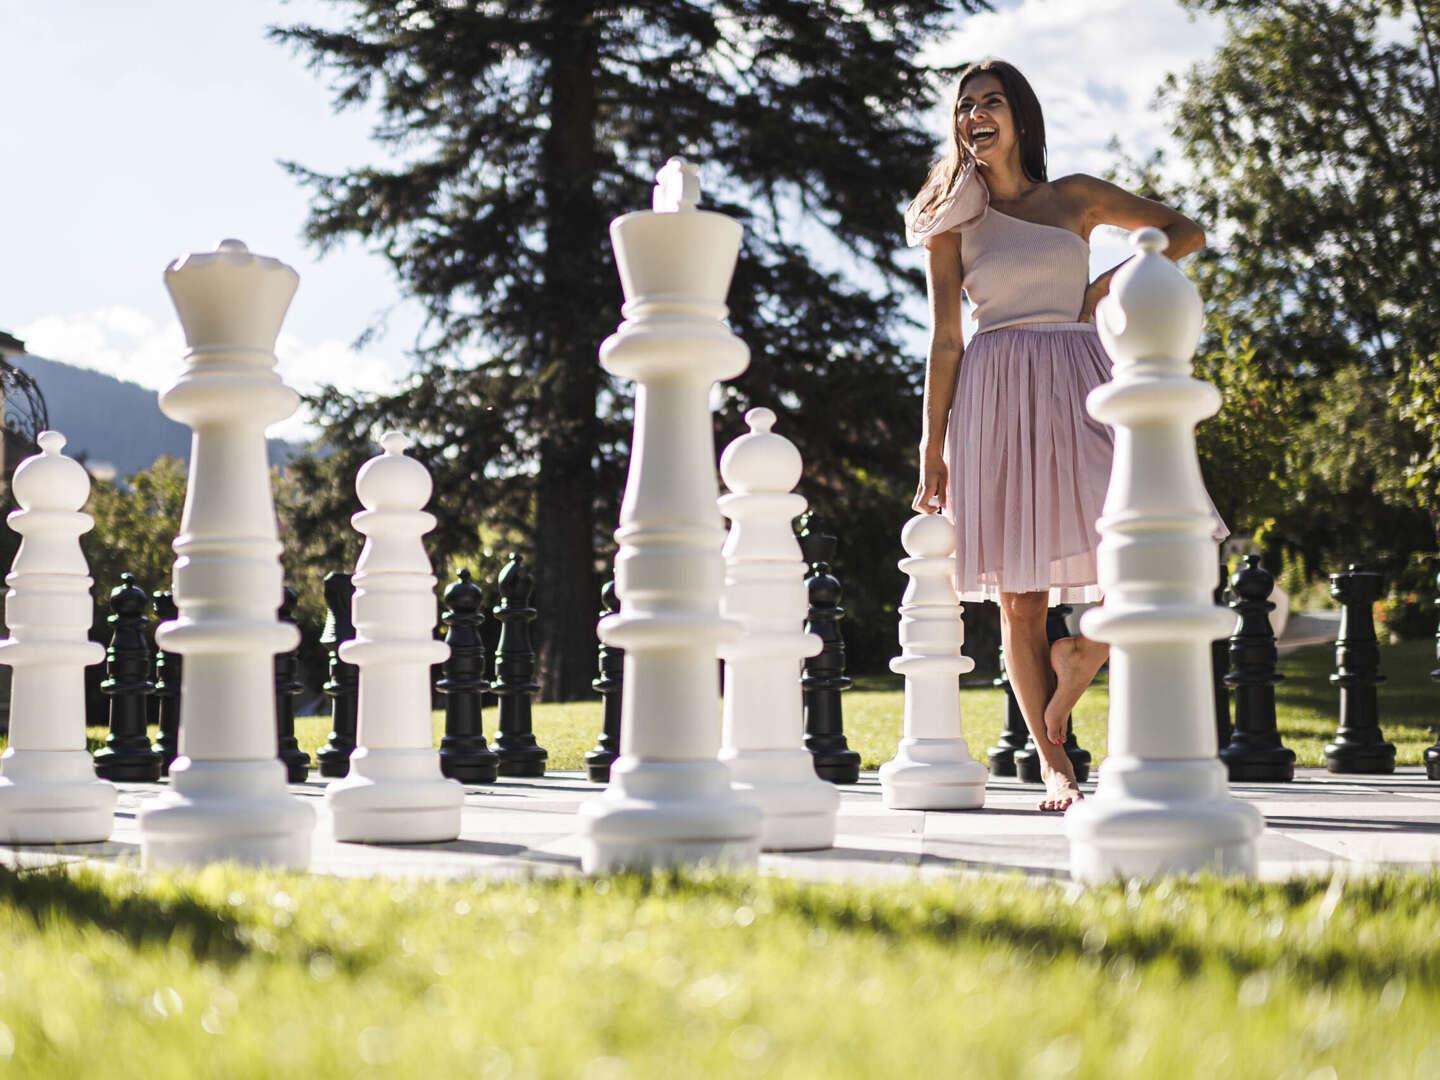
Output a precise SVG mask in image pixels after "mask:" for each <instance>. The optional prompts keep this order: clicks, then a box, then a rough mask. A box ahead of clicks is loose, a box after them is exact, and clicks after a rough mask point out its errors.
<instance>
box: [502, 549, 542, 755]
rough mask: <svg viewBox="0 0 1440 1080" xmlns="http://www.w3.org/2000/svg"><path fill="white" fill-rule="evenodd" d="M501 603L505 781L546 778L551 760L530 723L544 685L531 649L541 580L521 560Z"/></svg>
mask: <svg viewBox="0 0 1440 1080" xmlns="http://www.w3.org/2000/svg"><path fill="white" fill-rule="evenodd" d="M496 584H497V585H499V587H500V603H499V605H498V606H497V607H495V608H494V609H493V610H494V615H495V618H496V619H498V620H499V622H500V640H499V642H498V643H497V644H496V646H495V678H494V680H493V681H492V682H491V684H490V692H491V693H492V694H494V695H495V696H496V697H497V698H499V699H500V721H499V725H498V729H499V730H498V734H496V736H495V753H496V754H497V755H498V756H499V758H500V775H501V776H544V775H545V761H546V759H547V758H548V757H549V756H550V755H549V754H548V753H546V751H545V748H544V747H542V746H539V745H538V744H537V743H536V742H535V734H534V732H533V731H532V729H531V724H530V702H531V699H532V698H533V697H534V696H535V692H536V691H537V690H539V689H540V684H539V683H537V682H536V681H535V649H534V647H533V646H532V645H531V644H530V621H531V620H532V619H534V618H535V609H534V608H533V607H531V606H530V594H531V592H532V591H533V590H534V588H535V579H534V577H533V576H531V574H530V571H529V570H528V569H526V567H525V560H524V558H523V557H521V556H520V555H511V556H510V561H509V562H508V563H506V564H505V568H504V569H503V570H501V571H500V577H499V579H498V580H497V582H496Z"/></svg>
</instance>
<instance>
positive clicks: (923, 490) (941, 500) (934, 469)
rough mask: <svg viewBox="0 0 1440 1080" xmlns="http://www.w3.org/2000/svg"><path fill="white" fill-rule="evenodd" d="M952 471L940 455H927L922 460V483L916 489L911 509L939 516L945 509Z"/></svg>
mask: <svg viewBox="0 0 1440 1080" xmlns="http://www.w3.org/2000/svg"><path fill="white" fill-rule="evenodd" d="M949 479H950V470H949V468H948V467H947V466H946V464H945V459H944V458H943V457H941V456H940V455H939V454H935V455H931V454H926V455H924V456H922V457H921V459H920V483H919V484H918V485H917V486H916V488H915V501H914V502H913V503H911V504H910V506H911V509H913V510H915V511H916V512H918V513H921V514H938V513H939V512H940V511H941V510H944V509H945V492H946V489H947V488H948V487H949V486H950V485H949Z"/></svg>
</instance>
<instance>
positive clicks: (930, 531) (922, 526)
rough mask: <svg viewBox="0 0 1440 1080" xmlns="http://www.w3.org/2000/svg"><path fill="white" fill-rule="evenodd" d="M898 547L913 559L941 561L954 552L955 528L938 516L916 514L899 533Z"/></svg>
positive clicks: (947, 520)
mask: <svg viewBox="0 0 1440 1080" xmlns="http://www.w3.org/2000/svg"><path fill="white" fill-rule="evenodd" d="M900 546H901V547H903V548H904V549H905V554H907V555H909V556H910V557H911V558H915V559H943V558H945V556H947V555H949V554H951V553H952V552H954V550H955V526H954V525H952V524H950V521H949V519H948V518H946V517H944V516H942V515H940V514H917V515H916V516H915V517H913V518H911V519H910V520H909V521H907V522H906V523H905V528H903V529H902V530H901V531H900Z"/></svg>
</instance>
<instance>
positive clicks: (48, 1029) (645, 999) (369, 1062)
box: [0, 867, 1440, 1080]
mask: <svg viewBox="0 0 1440 1080" xmlns="http://www.w3.org/2000/svg"><path fill="white" fill-rule="evenodd" d="M0 936H3V941H4V952H3V959H0V1074H4V1075H15V1076H23V1077H41V1078H45V1080H53V1078H55V1077H67V1076H77V1077H78V1076H83V1077H86V1078H87V1080H107V1078H121V1077H127V1078H128V1077H134V1076H145V1077H147V1078H151V1080H168V1078H175V1080H182V1078H183V1080H193V1078H194V1077H197V1076H198V1077H206V1078H230V1077H237V1078H238V1077H247V1078H249V1077H253V1078H261V1077H274V1076H305V1077H308V1078H314V1080H324V1078H329V1077H335V1078H342V1077H343V1078H350V1077H381V1076H383V1077H386V1078H387V1080H392V1078H393V1080H399V1078H407V1077H421V1078H425V1080H434V1078H439V1077H452V1076H453V1077H459V1076H477V1077H492V1078H500V1077H506V1078H516V1077H538V1078H549V1077H554V1078H582V1080H607V1078H614V1077H665V1078H669V1077H695V1076H706V1077H710V1076H718V1077H725V1076H741V1077H782V1078H784V1077H826V1078H831V1077H839V1078H845V1077H857V1078H858V1077H864V1078H873V1077H877V1076H917V1077H919V1076H926V1077H928V1076H973V1077H984V1078H987V1080H989V1078H995V1077H1045V1078H1049V1077H1078V1078H1084V1077H1096V1078H1106V1080H1110V1078H1127V1077H1136V1078H1153V1077H1165V1078H1167V1080H1168V1078H1185V1077H1204V1078H1206V1080H1218V1078H1224V1077H1247V1078H1248V1077H1267V1078H1268V1077H1291V1078H1294V1080H1306V1078H1309V1080H1323V1078H1329V1077H1370V1078H1387V1077H1397V1078H1398V1077H1417V1078H1418V1077H1433V1076H1436V1075H1440V1027H1437V1025H1436V1017H1437V1016H1440V876H1437V875H1430V876H1421V875H1410V876H1405V877H1390V878H1379V879H1374V880H1368V881H1352V882H1349V883H1346V882H1344V881H1343V880H1342V879H1335V880H1334V881H1329V882H1327V881H1307V882H1296V883H1291V884H1286V885H1259V884H1254V883H1237V882H1225V883H1221V882H1216V881H1202V882H1198V883H1197V882H1191V883H1180V882H1165V883H1161V884H1159V885H1157V886H1154V887H1151V888H1144V889H1141V888H1136V887H1131V888H1129V889H1124V888H1120V887H1110V888H1100V889H1091V890H1080V889H1078V888H1073V887H1068V886H1064V885H1055V884H1045V883H1037V882H1034V881H1028V880H1024V879H1021V878H1013V877H1012V878H993V877H991V878H975V877H961V876H958V875H957V876H955V877H952V878H947V879H945V880H944V881H942V882H938V883H933V884H928V885H927V884H920V883H918V882H911V883H908V884H905V885H898V886H897V885H893V884H892V885H883V886H882V885H864V884H826V885H811V884H802V883H797V882H793V881H788V880H784V879H776V878H761V879H756V878H723V877H703V876H702V877H700V878H698V879H675V878H668V877H661V878H657V879H655V880H651V881H646V880H643V879H639V878H633V877H622V878H602V879H597V880H585V879H576V878H565V879H558V880H545V881H532V882H512V883H503V884H502V883H493V882H487V881H484V880H466V881H462V882H420V883H417V882H392V881H363V880H361V881H357V880H348V879H338V878H331V877H306V876H299V875H275V874H265V873H252V872H244V871H240V870H237V869H234V868H227V867H216V868H211V869H209V870H206V871H203V872H200V873H198V874H193V875H174V876H164V875H151V876H142V875H139V874H135V873H132V872H127V871H113V872H108V873H106V872H102V871H99V870H93V869H92V870H75V871H71V872H69V873H67V872H64V871H59V872H38V873H37V872H31V873H21V874H18V875H17V874H16V873H14V872H11V871H5V870H0Z"/></svg>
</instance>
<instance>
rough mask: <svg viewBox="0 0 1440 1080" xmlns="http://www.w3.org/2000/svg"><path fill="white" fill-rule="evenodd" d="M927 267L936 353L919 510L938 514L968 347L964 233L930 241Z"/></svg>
mask: <svg viewBox="0 0 1440 1080" xmlns="http://www.w3.org/2000/svg"><path fill="white" fill-rule="evenodd" d="M926 247H927V248H928V258H927V261H926V266H925V274H926V285H927V292H928V293H929V297H930V353H929V356H928V358H927V359H926V362H925V402H924V416H923V420H922V423H921V433H920V483H919V484H918V486H917V487H916V489H915V502H914V504H913V506H914V509H916V510H918V511H920V512H921V513H927V514H928V513H934V512H935V509H936V506H932V505H931V503H930V500H931V498H932V497H933V498H936V499H937V500H938V502H937V504H936V505H938V507H939V508H940V509H944V507H945V499H946V491H947V488H948V487H949V484H948V482H947V481H948V475H947V471H946V467H945V460H944V454H945V431H946V428H947V426H948V425H949V422H950V402H951V401H952V400H953V399H954V397H955V382H956V380H957V379H958V378H959V376H960V357H961V354H962V353H963V352H964V349H965V342H964V338H963V336H962V334H961V323H962V317H961V310H960V292H961V287H962V279H963V274H962V272H961V269H960V234H959V233H958V232H945V233H940V234H938V235H936V236H933V237H931V238H930V240H929V241H928V243H927V245H926Z"/></svg>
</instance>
